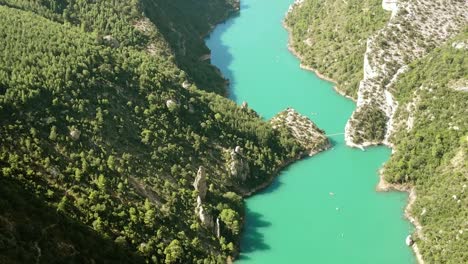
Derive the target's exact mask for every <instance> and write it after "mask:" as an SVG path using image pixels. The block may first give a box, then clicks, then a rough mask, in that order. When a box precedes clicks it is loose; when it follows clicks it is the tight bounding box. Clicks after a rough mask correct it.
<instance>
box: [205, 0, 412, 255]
mask: <svg viewBox="0 0 468 264" xmlns="http://www.w3.org/2000/svg"><path fill="white" fill-rule="evenodd" d="M241 3H242V6H241V12H240V15H239V16H236V17H234V18H232V19H230V20H228V21H226V22H225V23H224V24H221V25H218V26H217V27H216V29H215V30H214V31H213V32H212V34H211V35H210V36H209V38H208V39H207V45H208V47H209V48H210V49H211V50H212V56H211V61H212V63H213V64H215V65H216V66H218V67H219V68H220V69H221V71H222V73H223V74H224V75H225V76H226V77H227V78H229V79H230V84H231V86H230V94H231V98H232V99H233V100H235V101H236V102H237V103H238V104H241V103H242V102H243V101H246V102H248V103H249V106H250V107H252V108H253V109H255V110H256V111H257V112H258V113H259V114H260V115H262V116H263V117H264V118H266V119H269V118H271V117H272V116H274V115H275V114H276V113H278V112H280V111H281V110H284V109H285V108H287V107H293V108H295V109H296V110H297V111H299V112H300V113H301V114H304V115H307V116H309V117H310V118H311V119H312V120H313V121H314V122H315V123H316V124H317V125H318V126H319V127H320V128H322V129H324V130H325V131H326V132H328V133H327V134H328V136H329V137H330V139H331V140H332V142H333V145H334V147H333V148H332V149H331V150H329V151H326V152H324V153H321V154H319V155H316V156H314V157H312V158H308V159H305V160H302V161H299V162H297V163H295V164H293V165H292V166H290V167H288V168H287V169H286V170H285V171H283V172H282V173H281V175H280V176H279V177H278V178H277V179H276V180H275V182H274V183H273V184H272V185H271V186H270V187H269V188H267V189H266V190H264V191H262V192H261V193H259V194H257V195H254V196H253V197H251V198H249V199H247V221H246V226H245V228H244V233H243V239H242V244H241V256H240V259H239V260H238V261H237V263H286V262H288V261H289V262H291V261H294V263H402V264H404V263H415V259H414V257H413V255H412V252H411V250H410V248H408V247H407V246H406V245H405V238H406V236H407V235H408V234H409V233H411V232H412V227H411V225H410V224H409V222H407V221H406V220H405V219H404V216H403V212H404V207H405V205H406V202H407V194H405V193H377V192H375V186H376V184H377V182H378V174H377V171H378V169H379V168H380V167H381V166H382V164H383V163H384V162H385V161H386V160H387V159H388V158H389V156H390V149H388V148H386V147H373V148H369V149H366V150H367V151H365V152H363V151H361V150H359V149H351V148H348V147H347V146H346V145H345V143H344V138H343V135H342V131H343V130H344V126H345V124H346V121H347V119H348V118H349V116H350V115H351V113H352V111H353V109H354V108H355V105H354V103H353V102H352V101H350V100H348V99H346V98H344V97H341V96H340V95H338V94H337V93H336V92H335V91H334V90H333V86H332V84H331V83H329V82H326V81H324V80H321V79H319V78H318V77H317V76H316V75H315V74H313V73H311V72H309V71H306V70H303V69H300V67H299V60H298V59H297V58H295V57H294V56H293V55H292V54H291V53H290V52H289V51H288V49H287V41H288V33H287V31H286V30H285V29H284V28H283V27H282V20H283V18H284V15H285V13H286V11H287V10H288V7H289V5H290V4H291V3H292V0H277V1H268V0H243V1H241ZM331 193H333V195H331Z"/></svg>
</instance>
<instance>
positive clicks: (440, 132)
mask: <svg viewBox="0 0 468 264" xmlns="http://www.w3.org/2000/svg"><path fill="white" fill-rule="evenodd" d="M467 41H468V33H467V31H466V30H465V33H463V34H461V35H459V36H457V37H456V38H455V39H454V40H452V41H450V42H449V43H447V44H446V45H444V46H443V47H441V48H437V49H435V50H434V51H432V52H431V53H429V54H428V55H427V56H426V57H425V58H424V59H421V60H418V61H416V62H414V63H412V64H410V66H409V67H410V68H409V70H408V71H407V72H406V73H404V74H403V75H402V76H401V78H400V79H399V81H397V83H396V85H395V87H394V89H393V91H392V93H394V94H395V96H396V98H397V100H398V102H399V107H398V110H397V112H396V116H395V119H396V124H397V126H396V131H398V132H397V133H396V134H395V135H394V136H393V138H392V143H393V144H394V149H395V153H394V154H393V155H392V157H391V159H390V161H389V162H388V163H387V164H386V165H385V178H386V179H387V180H388V181H390V182H392V183H398V184H411V185H412V186H414V187H415V188H416V193H417V199H416V202H415V205H414V206H413V207H412V212H411V213H412V215H413V216H415V217H416V218H417V219H418V220H419V222H420V223H421V225H422V230H420V231H419V232H417V233H416V234H417V236H418V241H417V243H418V245H419V247H420V249H421V252H422V254H423V258H424V260H425V261H427V262H428V263H465V262H466V260H467V259H468V254H467V251H466V249H467V248H468V237H467V228H468V226H467V222H466V220H467V216H468V197H467V196H466V191H467V189H466V186H467V184H468V162H467V161H468V108H467V102H468V93H467V92H466V91H463V90H461V89H460V88H463V87H462V86H463V83H464V84H465V89H466V80H468V74H467V73H468V61H467V58H466V51H467V50H466V49H467Z"/></svg>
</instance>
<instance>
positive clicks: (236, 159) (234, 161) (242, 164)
mask: <svg viewBox="0 0 468 264" xmlns="http://www.w3.org/2000/svg"><path fill="white" fill-rule="evenodd" d="M228 167H229V172H230V174H231V178H233V179H235V180H237V181H240V182H243V181H245V180H246V179H247V178H248V177H249V175H250V166H249V163H248V161H247V159H246V158H245V157H244V154H243V150H242V148H241V147H240V146H236V147H235V148H234V149H233V150H231V152H230V160H229V162H228Z"/></svg>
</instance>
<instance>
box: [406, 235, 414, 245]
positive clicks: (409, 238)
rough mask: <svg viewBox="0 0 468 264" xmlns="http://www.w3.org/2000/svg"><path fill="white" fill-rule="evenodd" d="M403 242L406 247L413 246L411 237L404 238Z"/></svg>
mask: <svg viewBox="0 0 468 264" xmlns="http://www.w3.org/2000/svg"><path fill="white" fill-rule="evenodd" d="M405 242H406V245H407V246H408V247H411V246H412V245H413V244H414V240H413V238H412V237H411V235H408V236H407V237H406V240H405Z"/></svg>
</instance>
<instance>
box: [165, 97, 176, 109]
mask: <svg viewBox="0 0 468 264" xmlns="http://www.w3.org/2000/svg"><path fill="white" fill-rule="evenodd" d="M166 107H167V109H169V110H170V111H174V110H176V109H177V108H179V103H178V102H177V101H176V100H173V99H169V100H167V101H166Z"/></svg>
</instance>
